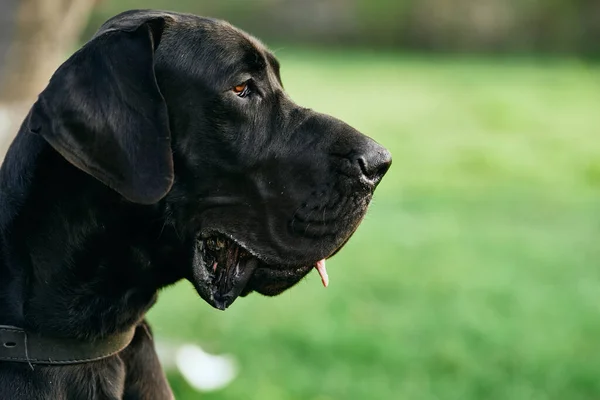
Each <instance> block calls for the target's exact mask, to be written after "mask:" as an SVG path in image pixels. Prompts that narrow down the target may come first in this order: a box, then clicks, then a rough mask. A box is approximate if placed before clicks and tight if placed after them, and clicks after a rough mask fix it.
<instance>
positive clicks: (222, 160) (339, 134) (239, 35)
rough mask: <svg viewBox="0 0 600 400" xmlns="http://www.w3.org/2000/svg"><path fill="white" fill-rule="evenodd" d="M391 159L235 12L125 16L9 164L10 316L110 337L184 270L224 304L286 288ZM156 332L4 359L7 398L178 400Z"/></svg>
mask: <svg viewBox="0 0 600 400" xmlns="http://www.w3.org/2000/svg"><path fill="white" fill-rule="evenodd" d="M324 90H325V88H324ZM390 163H391V156H390V154H389V153H388V152H387V151H386V150H385V149H384V148H383V147H381V146H380V145H378V144H377V143H375V142H374V141H373V140H371V139H369V138H368V137H366V136H364V135H362V134H361V133H359V132H358V131H356V130H355V129H353V128H352V127H350V126H348V125H347V124H345V123H344V122H342V121H340V120H337V119H335V118H333V117H330V116H326V115H323V114H319V113H317V112H315V111H312V110H309V109H305V108H302V107H300V106H299V105H297V104H295V103H294V102H293V101H292V100H291V99H290V98H289V97H288V96H287V94H286V93H285V91H284V89H283V86H282V81H281V77H280V73H279V64H278V62H277V60H276V59H275V57H274V56H273V55H272V54H271V53H270V52H268V50H267V49H266V48H265V47H264V46H263V45H262V44H261V43H260V42H258V41H257V40H256V39H254V38H252V37H250V36H248V35H247V34H245V33H243V32H241V31H239V30H237V29H236V28H234V27H232V26H230V25H229V24H227V23H224V22H222V21H217V20H211V19H206V18H200V17H196V16H191V15H183V14H175V13H164V12H154V11H135V12H127V13H124V14H121V15H119V16H117V17H115V18H113V19H112V20H110V21H108V22H107V23H106V24H105V25H103V27H102V28H101V29H100V31H99V32H98V33H97V34H96V36H95V37H94V38H93V39H92V40H91V41H90V42H89V43H88V44H87V45H86V46H85V47H84V48H83V49H82V50H81V51H79V52H78V53H76V54H75V55H74V56H73V57H71V58H70V59H69V60H68V61H67V62H66V63H65V64H64V65H63V66H62V67H61V68H60V69H59V70H58V71H57V72H56V74H55V75H54V77H53V79H52V80H51V82H50V83H49V85H48V87H47V88H46V90H45V91H44V92H43V93H42V94H41V95H40V99H39V100H38V102H37V103H36V104H35V105H34V106H33V108H32V110H31V112H30V114H29V116H28V118H27V119H26V121H25V122H24V124H23V126H22V128H21V130H20V132H19V134H18V135H17V137H16V139H15V141H14V143H13V145H12V146H11V148H10V150H9V152H8V154H7V157H6V159H5V162H4V164H3V166H2V170H1V171H0V191H1V193H0V202H1V204H0V228H1V229H0V234H1V240H2V247H1V248H0V261H1V262H0V273H1V274H2V280H0V323H2V324H11V325H16V326H21V327H23V328H25V329H28V330H31V331H35V332H39V333H41V334H44V335H49V336H59V337H70V338H80V339H81V338H85V339H90V338H102V337H106V336H109V335H110V334H112V333H115V332H122V331H125V330H127V329H129V328H130V327H132V326H135V325H138V324H140V323H141V321H142V320H143V317H144V314H145V313H146V311H147V310H148V309H149V308H150V307H151V306H152V304H153V303H154V301H155V298H156V293H157V290H159V289H160V288H161V287H164V286H166V285H169V284H172V283H174V282H176V281H178V280H180V279H188V280H190V281H191V282H192V284H193V285H194V287H195V288H196V290H197V291H198V293H199V295H200V296H201V297H202V298H203V299H204V300H205V301H206V302H208V303H209V304H210V305H212V306H214V307H217V308H220V309H224V308H226V307H228V306H229V305H231V303H232V302H233V301H234V300H235V299H236V297H237V296H238V295H247V294H249V293H251V292H258V293H261V294H265V295H277V294H279V293H281V292H282V291H284V290H286V289H288V288H290V287H291V286H293V285H294V284H296V283H297V282H298V281H300V280H301V279H302V278H303V277H304V276H306V274H308V273H309V272H310V271H311V270H312V269H313V268H314V266H315V263H316V262H317V261H319V260H322V259H324V258H328V257H330V256H331V255H333V254H334V253H335V252H336V251H338V250H339V249H340V248H341V247H342V246H343V245H344V244H345V243H346V241H347V240H348V239H349V237H350V236H351V235H352V233H353V232H354V231H355V230H356V229H357V227H358V224H359V223H360V221H361V220H362V218H363V217H364V215H365V213H366V211H367V206H368V204H369V202H370V200H371V196H372V194H373V191H374V190H375V188H376V186H377V184H378V183H379V181H380V180H381V178H382V177H383V175H384V174H385V173H386V171H387V169H388V168H389V166H390ZM139 326H141V327H143V325H139ZM139 329H140V328H138V330H139ZM149 341H151V336H150V334H149V331H148V330H147V329H146V328H144V329H143V330H140V333H139V334H137V335H136V339H135V345H134V344H132V345H131V346H130V347H129V348H128V349H127V350H126V351H124V352H123V353H121V354H119V355H117V356H113V357H110V358H107V359H105V360H102V361H99V362H94V363H89V364H83V365H80V366H69V367H54V366H53V367H43V366H37V367H36V368H35V370H33V371H32V370H30V369H29V367H28V366H27V365H22V364H16V363H3V362H0V398H11V399H16V400H20V399H27V400H32V399H46V398H52V399H59V398H60V399H81V398H86V399H87V398H89V399H105V398H106V399H138V398H140V399H141V398H144V399H166V398H169V397H170V390H169V389H168V385H167V383H166V381H165V380H164V376H163V374H162V372H160V369H159V366H158V361H157V360H156V355H155V353H154V351H153V349H152V344H151V342H149ZM49 382H54V383H49ZM108 382H112V383H110V384H109V383H108Z"/></svg>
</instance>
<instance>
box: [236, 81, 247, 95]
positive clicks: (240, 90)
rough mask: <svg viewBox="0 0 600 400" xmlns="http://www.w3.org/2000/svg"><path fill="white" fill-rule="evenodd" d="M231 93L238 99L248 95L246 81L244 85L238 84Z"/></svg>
mask: <svg viewBox="0 0 600 400" xmlns="http://www.w3.org/2000/svg"><path fill="white" fill-rule="evenodd" d="M232 90H233V93H235V94H237V95H238V96H239V97H241V98H244V97H246V96H248V95H249V94H250V85H249V83H248V81H246V82H244V83H240V84H239V85H236V86H234V87H233V89H232Z"/></svg>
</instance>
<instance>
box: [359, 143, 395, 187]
mask: <svg viewBox="0 0 600 400" xmlns="http://www.w3.org/2000/svg"><path fill="white" fill-rule="evenodd" d="M356 162H357V163H358V165H359V167H360V171H361V172H362V175H363V176H364V177H365V178H366V179H367V180H368V181H369V182H371V183H372V184H374V185H377V184H378V183H379V181H381V178H383V176H384V175H385V173H386V172H387V171H388V169H390V165H392V155H391V154H390V152H389V151H388V150H387V149H385V148H384V147H382V146H380V145H378V144H377V143H374V142H373V143H372V145H370V146H369V148H368V149H367V150H366V151H365V152H363V153H360V154H357V157H356Z"/></svg>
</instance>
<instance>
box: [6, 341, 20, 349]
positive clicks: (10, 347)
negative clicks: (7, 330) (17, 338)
mask: <svg viewBox="0 0 600 400" xmlns="http://www.w3.org/2000/svg"><path fill="white" fill-rule="evenodd" d="M16 346H17V344H16V343H15V342H6V343H4V347H6V348H7V349H12V348H13V347H16Z"/></svg>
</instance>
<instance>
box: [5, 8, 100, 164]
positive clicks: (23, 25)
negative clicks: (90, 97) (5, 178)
mask: <svg viewBox="0 0 600 400" xmlns="http://www.w3.org/2000/svg"><path fill="white" fill-rule="evenodd" d="M96 1H97V0H0V15H1V17H0V25H1V28H0V57H1V58H0V143H2V144H4V146H2V145H0V157H3V156H4V152H5V147H6V145H7V144H8V143H9V142H10V140H12V138H13V136H14V134H15V133H16V131H17V129H18V126H19V125H20V123H21V121H22V119H23V117H24V116H25V114H26V113H27V110H28V109H29V107H30V106H31V103H32V102H33V101H34V100H35V98H36V96H37V95H38V94H39V93H40V92H41V91H42V90H43V89H44V87H45V86H46V84H47V82H48V79H49V78H50V76H51V75H52V73H53V72H54V71H55V70H56V68H57V67H58V66H59V65H60V63H61V62H62V61H63V60H64V59H65V57H66V56H68V55H69V54H70V53H71V52H72V51H73V50H74V48H75V46H76V44H77V40H78V37H79V32H80V31H81V29H82V28H83V27H84V26H85V24H86V23H87V19H88V16H89V14H90V12H91V10H92V7H93V6H94V4H95V3H96Z"/></svg>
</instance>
